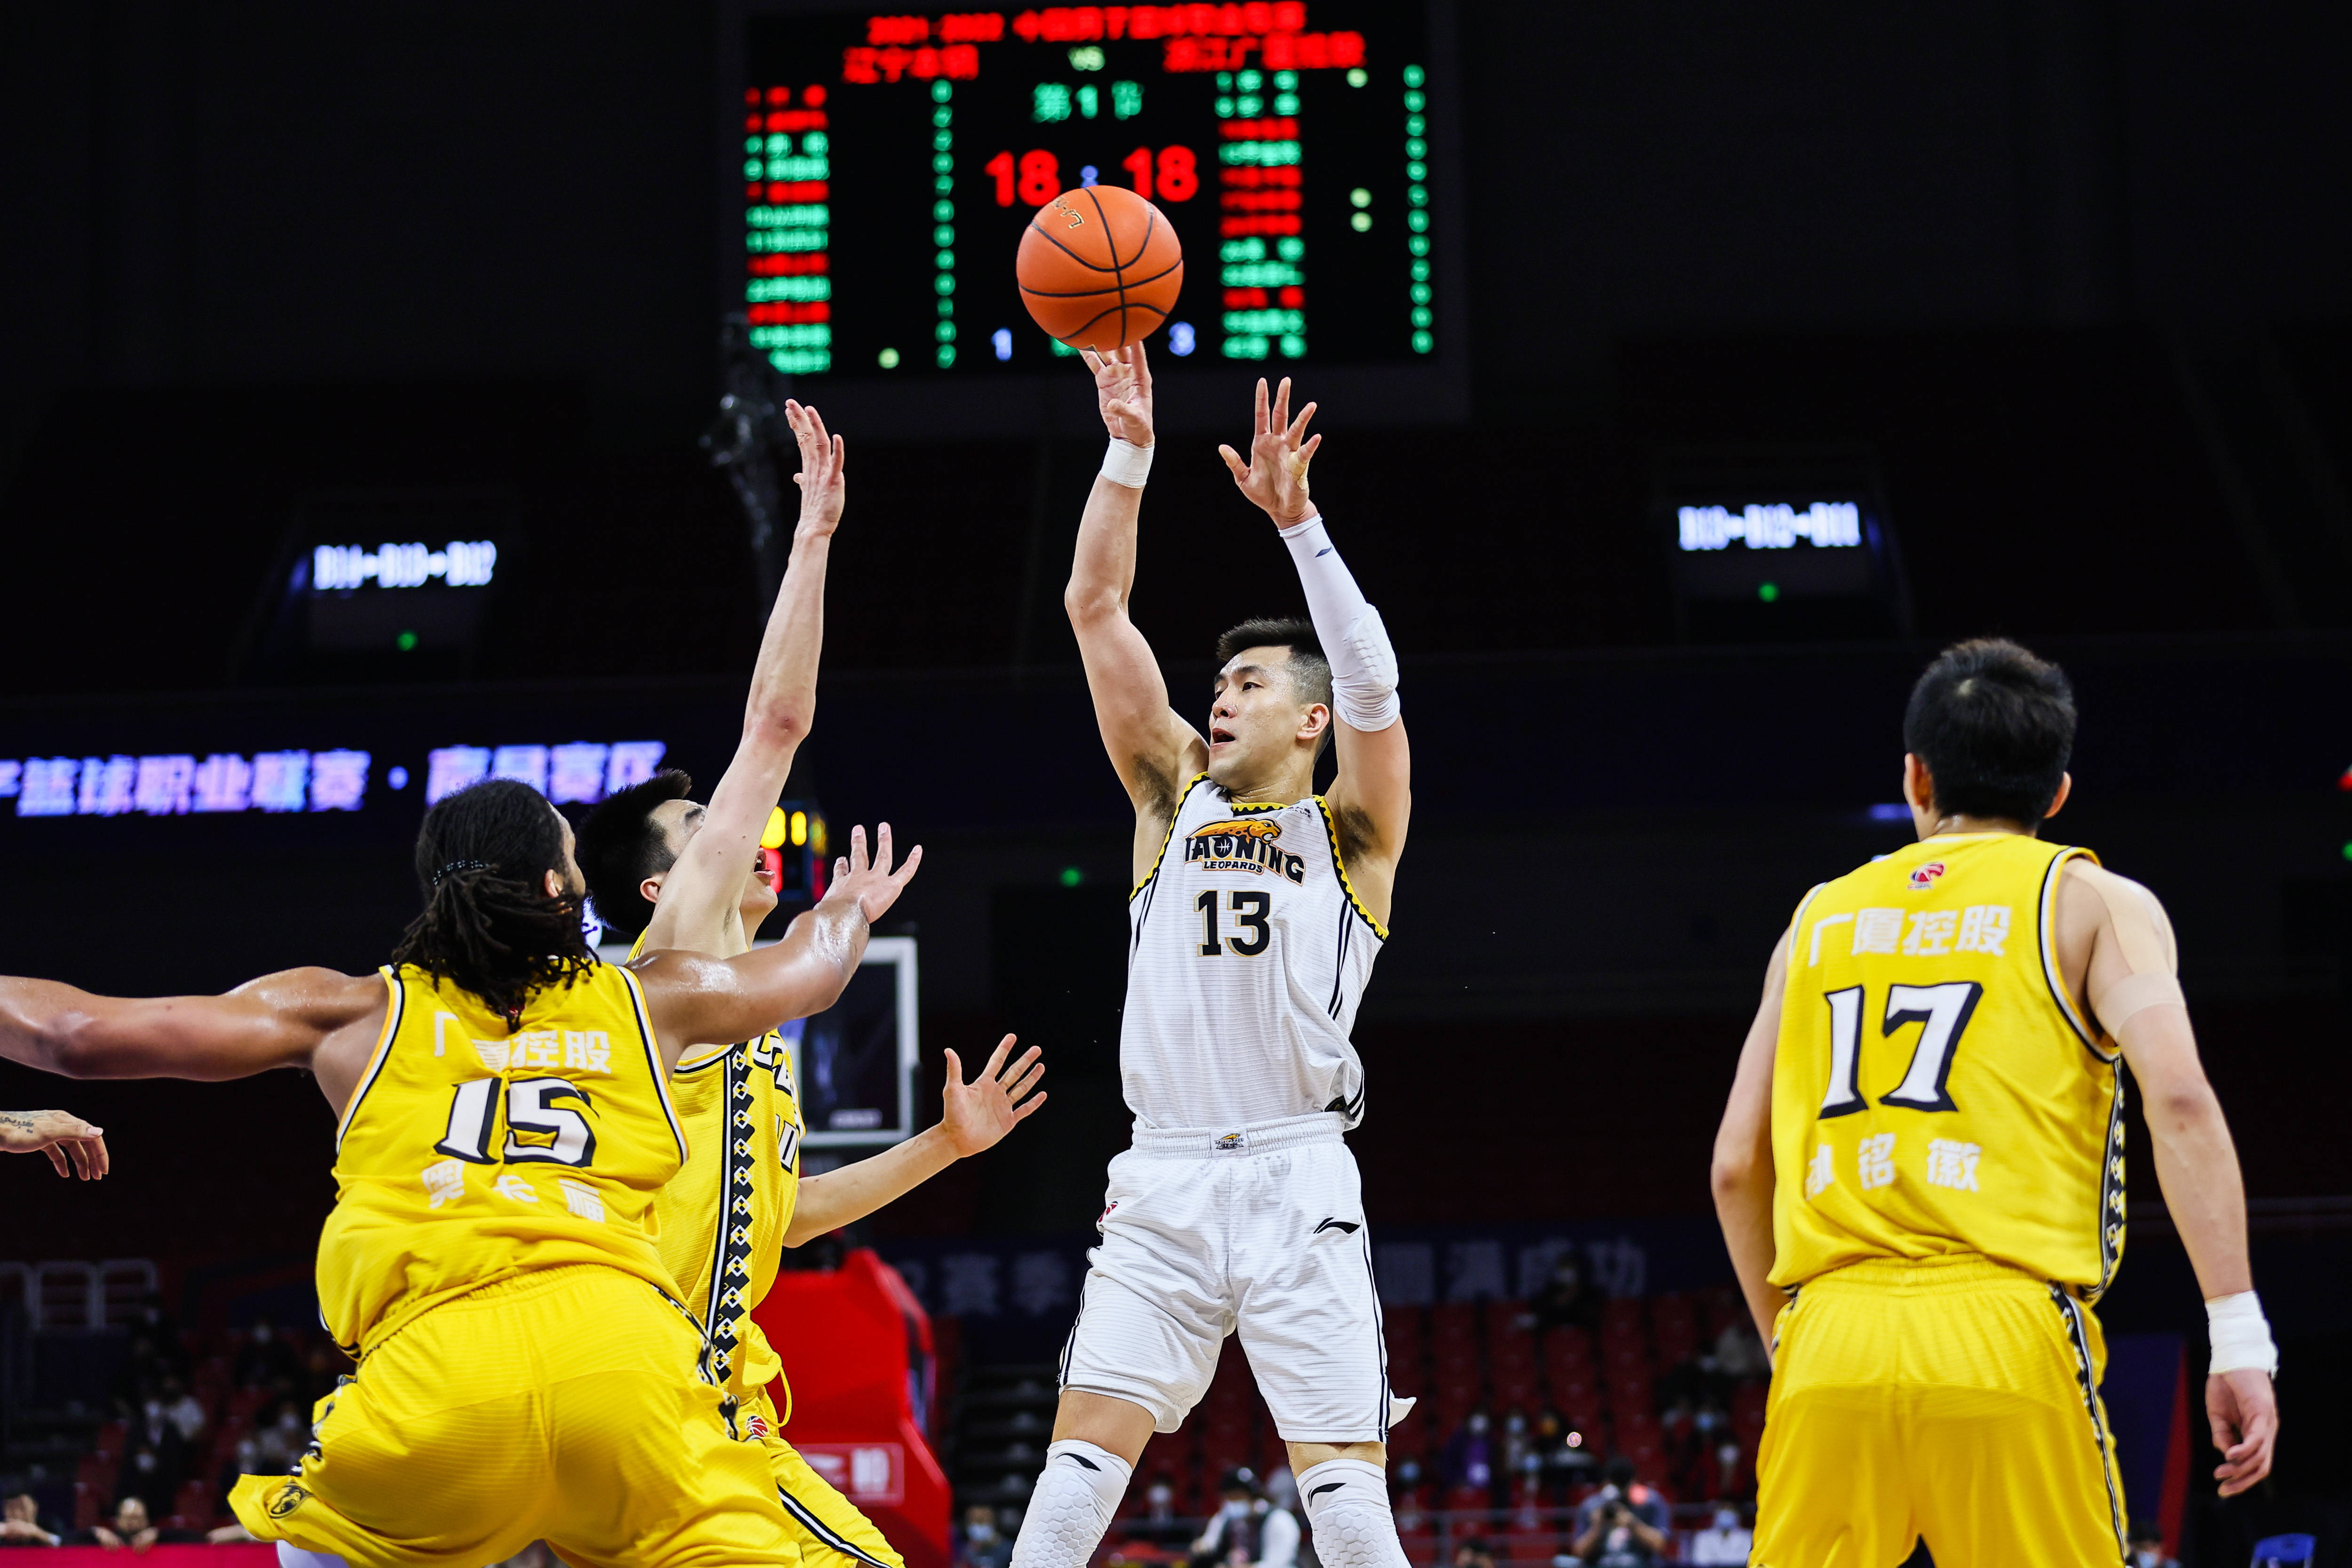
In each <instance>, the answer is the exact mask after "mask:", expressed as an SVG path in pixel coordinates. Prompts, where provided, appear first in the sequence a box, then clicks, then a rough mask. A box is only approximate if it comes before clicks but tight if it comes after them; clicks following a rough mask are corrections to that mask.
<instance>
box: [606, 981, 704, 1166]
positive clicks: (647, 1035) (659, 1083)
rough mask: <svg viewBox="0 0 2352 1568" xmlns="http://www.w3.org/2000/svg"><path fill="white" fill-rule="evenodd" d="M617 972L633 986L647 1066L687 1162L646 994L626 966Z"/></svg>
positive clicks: (681, 1157)
mask: <svg viewBox="0 0 2352 1568" xmlns="http://www.w3.org/2000/svg"><path fill="white" fill-rule="evenodd" d="M614 973H618V974H619V975H620V977H621V981H622V984H625V985H626V986H628V988H629V1005H630V1006H631V1007H633V1008H635V1010H636V1015H637V1038H638V1040H639V1041H640V1042H641V1043H642V1044H643V1045H644V1046H645V1047H646V1070H647V1071H648V1072H650V1073H652V1075H653V1080H654V1093H655V1094H656V1095H658V1096H660V1097H661V1108H662V1116H663V1118H664V1119H665V1120H667V1121H668V1122H669V1135H670V1136H671V1137H672V1138H675V1139H677V1163H679V1164H681V1165H683V1164H684V1163H686V1160H687V1146H686V1129H685V1128H683V1127H681V1126H679V1125H678V1121H677V1107H676V1106H674V1105H672V1104H671V1103H670V1102H669V1071H668V1069H667V1068H664V1067H663V1066H662V1060H661V1047H659V1046H657V1045H656V1044H655V1043H654V1021H653V1019H652V1018H651V1017H649V1016H647V1015H646V994H645V992H644V991H642V990H640V989H639V988H638V986H637V977H636V976H635V975H634V974H632V973H629V971H628V969H627V967H626V966H625V965H620V966H616V968H615V970H614Z"/></svg>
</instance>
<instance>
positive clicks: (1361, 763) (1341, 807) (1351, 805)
mask: <svg viewBox="0 0 2352 1568" xmlns="http://www.w3.org/2000/svg"><path fill="white" fill-rule="evenodd" d="M1331 724H1332V731H1333V734H1332V745H1333V747H1334V748H1335V749H1336V750H1337V752H1339V776H1338V777H1337V778H1335V779H1333V780H1332V782H1331V789H1330V793H1329V795H1328V799H1329V801H1330V803H1331V809H1332V811H1333V813H1334V815H1336V816H1341V817H1343V818H1346V819H1350V820H1352V821H1353V822H1355V823H1356V824H1359V825H1360V826H1357V827H1356V829H1355V832H1356V833H1357V834H1358V835H1360V837H1361V839H1362V842H1361V843H1360V844H1354V845H1350V844H1348V843H1347V842H1345V840H1344V838H1343V841H1342V844H1341V848H1342V849H1343V850H1345V851H1347V852H1348V853H1349V854H1350V855H1353V854H1356V853H1359V852H1360V853H1362V854H1367V855H1374V856H1381V857H1385V858H1388V859H1390V860H1394V859H1395V858H1397V857H1398V856H1399V855H1400V854H1402V852H1403V850H1404V837H1405V831H1406V829H1407V828H1408V827H1410V826H1412V745H1411V743H1410V742H1408V741H1407V740H1406V738H1405V729H1404V721H1403V720H1402V719H1399V720H1396V721H1394V722H1392V723H1391V724H1390V725H1389V726H1388V727H1387V728H1386V729H1382V730H1371V731H1365V730H1358V729H1355V728H1353V727H1352V726H1350V725H1349V724H1348V723H1347V722H1346V721H1342V720H1339V719H1334V720H1333V721H1331Z"/></svg>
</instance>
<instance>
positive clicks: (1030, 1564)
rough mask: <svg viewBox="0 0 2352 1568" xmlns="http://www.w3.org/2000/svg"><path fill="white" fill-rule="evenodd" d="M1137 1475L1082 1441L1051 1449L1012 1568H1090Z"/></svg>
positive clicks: (1024, 1517)
mask: <svg viewBox="0 0 2352 1568" xmlns="http://www.w3.org/2000/svg"><path fill="white" fill-rule="evenodd" d="M1134 1474H1135V1468H1134V1467H1133V1466H1131V1465H1129V1463H1128V1462H1127V1461H1126V1460H1125V1459H1122V1458H1119V1457H1118V1455H1117V1454H1114V1453H1112V1452H1111V1451H1110V1450H1109V1449H1108V1448H1098V1447H1095V1445H1093V1444H1092V1443H1088V1442H1086V1441H1085V1440H1083V1439H1081V1438H1077V1437H1066V1438H1064V1439H1063V1440H1062V1441H1060V1442H1058V1443H1054V1444H1050V1445H1048V1446H1047V1447H1046V1449H1045V1469H1044V1470H1043V1471H1042V1472H1041V1473H1040V1474H1039V1475H1038V1477H1037V1489H1036V1490H1035V1491H1034V1492H1032V1493H1030V1494H1029V1510H1028V1511H1027V1512H1026V1513H1024V1514H1023V1515H1022V1516H1021V1533H1020V1534H1019V1535H1016V1536H1014V1537H1013V1568H1086V1563H1087V1560H1088V1559H1089V1558H1091V1557H1093V1556H1094V1554H1095V1548H1096V1547H1097V1546H1100V1545H1101V1544H1102V1538H1103V1532H1104V1531H1107V1530H1108V1529H1109V1528H1110V1521H1111V1518H1112V1516H1113V1515H1115V1514H1117V1513H1118V1500H1119V1499H1121V1498H1123V1497H1125V1496H1126V1495H1127V1483H1128V1481H1129V1478H1131V1477H1132V1476H1133V1475H1134Z"/></svg>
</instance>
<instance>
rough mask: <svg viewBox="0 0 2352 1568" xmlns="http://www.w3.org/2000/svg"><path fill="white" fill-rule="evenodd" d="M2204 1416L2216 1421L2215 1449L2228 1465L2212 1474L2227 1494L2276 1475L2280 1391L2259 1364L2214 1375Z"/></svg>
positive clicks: (2208, 1383)
mask: <svg viewBox="0 0 2352 1568" xmlns="http://www.w3.org/2000/svg"><path fill="white" fill-rule="evenodd" d="M2205 1415H2206V1418H2207V1419H2208V1420H2210V1421H2211V1422H2212V1423H2213V1447H2216V1448H2219V1449H2221V1458H2222V1459H2223V1461H2224V1462H2223V1463H2222V1464H2221V1465H2218V1466H2216V1467H2215V1468H2214V1470H2213V1477H2214V1479H2216V1480H2219V1481H2220V1482H2221V1495H2222V1496H2223V1497H2236V1496H2237V1495H2238V1494H2239V1493H2240V1492H2242V1491H2244V1490H2245V1489H2247V1488H2248V1487H2251V1486H2252V1485H2253V1484H2254V1483H2255V1482H2256V1481H2259V1480H2261V1479H2263V1477H2264V1476H2267V1475H2269V1474H2270V1473H2271V1449H2272V1447H2273V1446H2274V1445H2275V1444H2276V1443H2277V1442H2278V1394H2277V1393H2276V1392H2275V1391H2274V1390H2273V1388H2272V1387H2271V1378H2270V1373H2266V1372H2263V1371H2262V1370H2261V1369H2260V1368H2257V1367H2250V1366H2247V1367H2240V1368H2238V1369H2237V1370H2236V1371H2235V1372H2221V1373H2214V1374H2213V1375H2212V1376H2210V1377H2209V1378H2207V1379H2206V1380H2205Z"/></svg>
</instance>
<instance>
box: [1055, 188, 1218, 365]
mask: <svg viewBox="0 0 2352 1568" xmlns="http://www.w3.org/2000/svg"><path fill="white" fill-rule="evenodd" d="M1013 273H1014V275H1015V276H1016V277H1017V278H1018V279H1020V281H1021V301H1022V303H1023V304H1024V305H1026V306H1028V307H1029V314H1030V315H1031V316H1033V317H1034V318H1035V319H1036V321H1037V324H1038V325H1039V326H1041V327H1043V328H1045V331H1048V332H1050V333H1052V334H1053V335H1054V336H1055V337H1056V338H1059V339H1060V340H1061V341H1062V342H1066V343H1067V344H1069V345H1070V346H1071V347H1072V348H1077V349H1093V350H1095V351H1096V352H1097V353H1108V352H1109V351H1110V350H1112V349H1118V348H1125V347H1126V346H1127V345H1128V344H1129V343H1131V342H1137V341H1138V340H1139V339H1141V338H1144V337H1146V336H1148V335H1150V332H1151V331H1152V329H1154V328H1156V327H1157V326H1159V325H1160V322H1162V321H1166V320H1167V319H1168V313H1169V312H1170V311H1171V310H1174V309H1175V308H1176V295H1177V292H1178V291H1179V290H1180V289H1182V288H1183V287H1184V249H1183V247H1182V246H1181V245H1179V244H1178V243H1177V240H1176V230H1175V228H1174V227H1173V226H1171V224H1170V223H1169V221H1168V216H1167V215H1166V214H1165V213H1163V212H1161V211H1160V209H1159V208H1158V207H1156V206H1153V205H1151V204H1150V202H1148V201H1146V200H1144V199H1143V198H1142V197H1141V196H1139V195H1136V194H1135V193H1134V192H1133V191H1130V190H1129V189H1127V188H1126V187H1125V186H1123V185H1087V186H1084V187H1082V188H1080V189H1078V190H1075V191H1064V192H1063V193H1062V194H1061V195H1058V196H1055V198H1054V199H1053V200H1052V201H1050V202H1047V203H1046V204H1045V205H1044V206H1042V207H1039V208H1038V209H1037V215H1036V216H1034V217H1033V218H1031V219H1030V220H1029V226H1028V227H1027V228H1026V229H1024V230H1023V231H1022V234H1021V254H1020V258H1019V259H1018V260H1017V261H1015V263H1014V264H1013Z"/></svg>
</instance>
